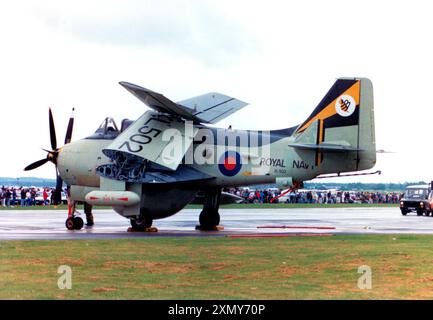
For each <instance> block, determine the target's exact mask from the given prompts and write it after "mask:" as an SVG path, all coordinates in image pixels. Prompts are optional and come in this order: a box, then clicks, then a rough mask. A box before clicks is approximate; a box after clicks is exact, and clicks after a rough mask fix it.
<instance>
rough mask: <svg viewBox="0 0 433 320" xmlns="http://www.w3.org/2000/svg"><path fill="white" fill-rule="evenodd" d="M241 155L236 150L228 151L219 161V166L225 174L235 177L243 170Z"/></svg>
mask: <svg viewBox="0 0 433 320" xmlns="http://www.w3.org/2000/svg"><path fill="white" fill-rule="evenodd" d="M241 167H242V163H241V156H240V154H239V153H237V152H236V151H226V152H224V154H223V155H222V156H221V158H220V161H219V162H218V168H219V169H220V171H221V173H222V174H223V175H225V176H229V177H233V176H235V175H237V174H238V173H239V171H241Z"/></svg>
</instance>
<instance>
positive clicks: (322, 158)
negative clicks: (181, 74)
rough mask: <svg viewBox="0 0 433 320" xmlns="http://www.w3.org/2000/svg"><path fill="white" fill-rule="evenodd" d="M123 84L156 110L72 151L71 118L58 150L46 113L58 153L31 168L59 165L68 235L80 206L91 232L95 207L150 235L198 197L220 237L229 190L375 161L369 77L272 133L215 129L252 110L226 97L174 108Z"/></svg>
mask: <svg viewBox="0 0 433 320" xmlns="http://www.w3.org/2000/svg"><path fill="white" fill-rule="evenodd" d="M120 84H121V85H122V86H123V87H124V88H126V89H127V90H128V91H129V92H131V93H132V94H133V95H135V96H136V97H137V98H138V99H140V100H141V101H142V102H143V103H145V104H146V105H147V106H149V107H150V108H151V109H152V110H149V111H146V112H145V113H144V114H143V115H142V116H141V117H139V118H138V119H137V120H136V121H131V120H127V119H125V120H123V121H122V125H121V127H120V129H119V128H118V127H117V125H116V123H115V122H114V120H113V119H111V118H106V119H105V120H104V121H103V122H102V124H101V125H100V126H99V128H98V129H97V130H96V132H95V133H94V134H92V135H90V136H89V137H87V138H85V139H82V140H79V141H74V142H71V138H72V128H73V121H74V118H73V116H71V118H70V120H69V125H68V129H67V131H66V138H65V145H64V146H63V147H61V148H58V147H57V140H56V134H55V127H54V121H53V116H52V112H51V109H50V110H49V126H50V137H51V149H52V150H51V151H47V152H48V155H47V157H46V158H44V159H42V160H39V161H37V162H35V163H32V164H31V165H29V166H27V167H26V168H25V170H32V169H35V168H37V167H39V166H41V165H43V164H44V163H46V162H52V163H54V164H55V165H56V168H57V187H56V192H55V193H54V196H55V198H58V197H59V194H60V191H61V188H62V184H63V181H65V182H66V184H67V186H68V190H69V196H70V206H69V209H70V210H69V213H68V218H67V220H66V227H67V228H68V229H81V228H82V227H83V223H84V222H83V220H82V219H81V218H80V217H78V216H76V215H75V206H74V204H75V203H76V202H77V201H82V202H85V212H86V214H87V218H88V221H87V222H88V224H90V225H91V224H93V216H92V214H91V208H92V206H98V205H104V206H107V205H108V206H112V207H113V209H114V210H115V211H116V212H117V213H119V214H120V215H122V216H124V217H126V218H128V219H130V222H131V226H132V229H133V230H146V231H153V230H154V228H151V227H152V223H153V220H155V219H162V218H165V217H169V216H171V215H173V214H175V213H177V212H178V211H180V210H181V209H182V208H183V207H185V206H186V205H187V204H188V203H190V202H191V201H192V200H193V199H195V197H196V195H197V194H199V195H200V197H199V199H201V201H202V203H203V210H202V211H201V213H200V216H199V222H200V228H201V229H205V230H215V229H216V227H217V226H218V225H219V223H220V215H219V212H218V209H219V205H220V202H221V190H222V188H223V187H229V186H245V185H248V186H250V185H254V184H270V183H276V182H277V183H279V184H280V185H284V186H288V187H291V188H297V187H300V186H302V182H303V181H306V180H311V179H313V178H315V177H317V176H319V175H322V174H329V173H337V174H338V175H340V173H341V172H353V171H360V170H366V169H370V168H372V167H373V166H374V165H375V162H376V146H375V133H374V115H373V87H372V83H371V81H370V80H368V79H366V78H340V79H337V81H336V82H335V84H334V85H333V86H332V88H331V89H330V90H329V92H328V93H327V94H326V95H325V97H324V98H323V99H322V101H321V102H320V103H319V104H318V106H317V107H316V108H315V109H314V111H313V112H312V113H311V115H310V116H309V117H308V118H307V119H306V120H305V121H304V122H303V123H301V124H300V125H297V126H294V127H291V128H287V129H281V130H271V131H252V130H247V131H242V130H235V129H232V128H231V127H230V128H229V129H222V128H215V127H213V126H209V124H214V123H216V122H218V121H220V120H221V119H224V118H225V117H227V116H229V115H231V114H232V113H234V112H236V111H238V110H240V109H241V108H243V107H244V106H246V105H247V103H245V102H242V101H240V100H237V99H235V98H231V97H228V96H226V95H223V94H219V93H208V94H204V95H201V96H198V97H195V98H191V99H188V100H184V101H180V102H173V101H171V100H169V99H168V98H166V97H165V96H163V95H161V94H159V93H156V92H154V91H151V90H149V89H146V88H143V87H140V86H137V85H134V84H131V83H127V82H120ZM269 108H272V106H269ZM278 116H281V114H279V115H278ZM229 198H230V197H225V200H224V201H225V202H227V201H230V200H227V199H229ZM236 200H237V199H236V197H235V199H233V201H236Z"/></svg>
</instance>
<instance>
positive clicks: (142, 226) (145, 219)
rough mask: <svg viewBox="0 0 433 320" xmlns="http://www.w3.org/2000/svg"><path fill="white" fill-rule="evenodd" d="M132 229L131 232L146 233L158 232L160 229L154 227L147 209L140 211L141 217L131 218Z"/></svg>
mask: <svg viewBox="0 0 433 320" xmlns="http://www.w3.org/2000/svg"><path fill="white" fill-rule="evenodd" d="M130 221H131V228H130V229H129V231H144V232H157V231H158V229H157V228H155V227H152V224H153V219H152V217H151V216H150V214H149V212H148V211H147V210H146V209H143V208H141V209H140V215H138V216H137V217H135V218H131V219H130Z"/></svg>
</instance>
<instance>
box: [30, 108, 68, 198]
mask: <svg viewBox="0 0 433 320" xmlns="http://www.w3.org/2000/svg"><path fill="white" fill-rule="evenodd" d="M74 110H75V108H73V109H72V114H71V117H70V118H69V123H68V128H67V130H66V136H65V144H68V143H70V142H71V139H72V131H73V128H74ZM48 120H49V127H50V142H51V151H50V150H46V149H42V150H44V151H46V152H47V157H46V158H44V159H41V160H38V161H35V162H33V163H32V164H29V165H28V166H27V167H25V168H24V171H30V170H33V169H36V168H39V167H40V166H42V165H44V164H45V163H47V162H52V163H53V164H54V165H55V166H56V189H55V190H54V192H53V194H52V198H53V202H54V204H58V203H60V202H61V197H62V196H61V192H62V186H63V179H62V177H61V176H60V174H59V170H58V169H57V159H58V157H59V152H60V149H61V148H57V138H56V128H55V125H54V119H53V113H52V111H51V108H49V111H48Z"/></svg>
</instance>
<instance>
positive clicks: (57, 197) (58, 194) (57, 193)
mask: <svg viewBox="0 0 433 320" xmlns="http://www.w3.org/2000/svg"><path fill="white" fill-rule="evenodd" d="M62 187H63V179H62V178H61V177H60V175H59V172H58V171H57V169H56V189H54V191H53V194H52V196H51V197H52V199H53V203H54V204H60V202H61V201H62Z"/></svg>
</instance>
